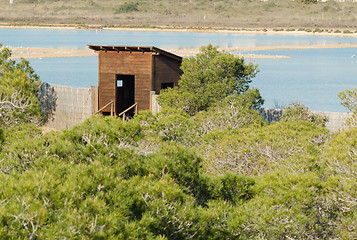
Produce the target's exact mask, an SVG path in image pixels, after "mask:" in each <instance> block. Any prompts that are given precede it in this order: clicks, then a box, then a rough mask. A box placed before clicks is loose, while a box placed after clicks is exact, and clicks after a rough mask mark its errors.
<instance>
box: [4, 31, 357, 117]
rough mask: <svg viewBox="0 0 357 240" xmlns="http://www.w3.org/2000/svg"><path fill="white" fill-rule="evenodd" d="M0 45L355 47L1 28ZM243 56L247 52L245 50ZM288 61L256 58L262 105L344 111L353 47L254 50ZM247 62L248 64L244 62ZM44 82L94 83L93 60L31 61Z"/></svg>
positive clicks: (294, 39)
mask: <svg viewBox="0 0 357 240" xmlns="http://www.w3.org/2000/svg"><path fill="white" fill-rule="evenodd" d="M0 42H1V43H3V45H4V46H12V47H21V46H22V47H46V48H71V49H84V48H86V47H87V44H98V45H143V46H157V47H162V48H194V47H199V46H202V45H207V44H209V43H212V44H214V45H216V46H219V47H240V46H241V47H254V46H271V45H309V44H310V45H312V44H343V43H357V39H356V38H350V37H329V36H283V35H264V34H256V35H254V34H238V33H236V34H234V33H197V32H150V31H149V32H145V31H85V30H46V29H0ZM244 53H247V52H244ZM249 53H253V54H267V55H269V54H270V55H284V56H290V57H292V58H291V59H256V60H254V62H255V63H257V64H259V69H260V72H259V73H258V75H257V77H256V78H255V79H254V80H253V83H252V86H254V87H257V88H259V89H260V91H261V94H262V96H263V98H264V99H265V104H264V107H270V108H271V107H274V106H281V105H286V104H289V103H291V102H293V101H299V102H301V103H304V104H306V105H307V106H308V107H309V108H310V109H311V110H318V111H336V112H343V111H346V109H345V108H344V107H342V106H341V105H340V100H339V99H338V97H337V94H338V93H339V92H340V91H342V90H344V89H353V88H355V87H357V86H356V85H357V84H356V83H357V81H356V76H357V60H356V59H355V58H351V56H352V55H357V48H346V49H316V50H279V51H277V50H276V51H257V52H249ZM248 61H249V60H248ZM30 63H31V65H32V66H33V68H34V69H35V71H36V73H38V74H39V76H40V78H41V80H42V81H44V82H49V83H53V84H57V85H67V86H73V87H88V86H91V85H97V81H98V60H97V57H81V58H48V59H31V60H30Z"/></svg>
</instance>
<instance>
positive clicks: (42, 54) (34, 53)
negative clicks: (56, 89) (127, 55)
mask: <svg viewBox="0 0 357 240" xmlns="http://www.w3.org/2000/svg"><path fill="white" fill-rule="evenodd" d="M333 48H335V49H337V48H357V44H318V45H277V46H252V47H230V48H218V50H220V51H226V52H238V53H234V55H236V56H239V57H243V58H247V59H289V58H291V57H289V56H282V55H268V54H254V53H244V54H242V53H239V52H259V51H272V50H304V49H333ZM9 49H10V50H11V51H12V53H13V54H12V56H11V59H21V58H25V59H42V58H59V57H91V56H96V53H95V52H94V51H92V50H90V49H55V48H38V47H35V48H30V47H23V48H22V47H9ZM164 50H166V51H168V52H171V53H173V54H175V55H178V56H181V57H192V56H195V55H196V54H197V53H199V48H191V49H164Z"/></svg>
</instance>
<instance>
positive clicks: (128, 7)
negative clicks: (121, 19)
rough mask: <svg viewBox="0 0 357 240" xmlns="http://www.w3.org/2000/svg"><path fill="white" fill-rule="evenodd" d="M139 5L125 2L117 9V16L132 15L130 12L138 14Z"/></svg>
mask: <svg viewBox="0 0 357 240" xmlns="http://www.w3.org/2000/svg"><path fill="white" fill-rule="evenodd" d="M138 5H139V4H138V3H137V2H134V3H128V2H125V3H123V4H121V5H120V6H119V7H118V8H116V9H115V11H114V12H115V14H121V13H130V12H138V11H139V9H138Z"/></svg>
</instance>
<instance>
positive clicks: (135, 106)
mask: <svg viewBox="0 0 357 240" xmlns="http://www.w3.org/2000/svg"><path fill="white" fill-rule="evenodd" d="M133 108H134V114H138V103H134V104H133V105H132V106H130V107H128V108H127V109H126V110H124V111H122V112H121V113H119V114H118V117H122V118H123V120H126V119H128V117H127V116H126V115H125V114H126V113H127V112H128V111H130V110H131V109H133Z"/></svg>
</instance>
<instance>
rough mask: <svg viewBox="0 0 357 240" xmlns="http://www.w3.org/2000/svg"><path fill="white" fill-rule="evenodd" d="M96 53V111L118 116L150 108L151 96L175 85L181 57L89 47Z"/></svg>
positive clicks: (142, 49)
mask: <svg viewBox="0 0 357 240" xmlns="http://www.w3.org/2000/svg"><path fill="white" fill-rule="evenodd" d="M88 47H89V48H90V49H92V50H94V51H96V52H97V53H98V60H99V61H98V64H99V71H98V72H99V77H98V101H99V103H98V109H102V111H101V112H102V113H103V114H110V112H111V110H112V111H113V112H114V114H116V115H118V114H120V113H122V112H123V111H125V110H127V109H128V108H130V107H131V106H133V105H135V104H137V108H138V109H139V110H147V109H151V93H153V92H155V93H156V94H159V93H160V90H161V89H165V88H167V87H173V86H175V85H177V83H178V80H179V79H180V76H181V74H182V72H181V69H180V66H181V62H182V58H181V57H180V56H177V55H175V54H172V53H169V52H167V51H164V50H162V49H159V48H156V47H142V46H101V45H88Z"/></svg>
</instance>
